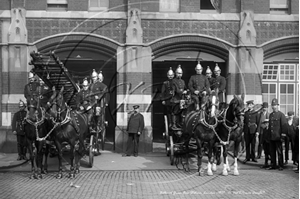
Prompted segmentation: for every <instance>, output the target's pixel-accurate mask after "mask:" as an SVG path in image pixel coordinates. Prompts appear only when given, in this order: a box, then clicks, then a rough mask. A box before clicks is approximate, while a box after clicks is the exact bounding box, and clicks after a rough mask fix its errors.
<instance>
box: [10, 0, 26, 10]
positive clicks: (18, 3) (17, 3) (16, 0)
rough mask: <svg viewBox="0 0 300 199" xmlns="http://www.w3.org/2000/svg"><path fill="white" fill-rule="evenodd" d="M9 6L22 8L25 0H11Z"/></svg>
mask: <svg viewBox="0 0 300 199" xmlns="http://www.w3.org/2000/svg"><path fill="white" fill-rule="evenodd" d="M11 2H12V3H11V7H12V8H24V6H25V0H11Z"/></svg>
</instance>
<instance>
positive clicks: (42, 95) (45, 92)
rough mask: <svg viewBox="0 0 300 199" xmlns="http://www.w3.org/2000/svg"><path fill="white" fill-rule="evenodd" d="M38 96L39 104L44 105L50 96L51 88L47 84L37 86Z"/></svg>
mask: <svg viewBox="0 0 300 199" xmlns="http://www.w3.org/2000/svg"><path fill="white" fill-rule="evenodd" d="M38 96H39V100H40V105H41V106H42V107H44V108H45V107H46V104H47V102H48V101H49V99H50V97H51V90H50V89H49V87H48V86H46V85H42V86H39V87H38Z"/></svg>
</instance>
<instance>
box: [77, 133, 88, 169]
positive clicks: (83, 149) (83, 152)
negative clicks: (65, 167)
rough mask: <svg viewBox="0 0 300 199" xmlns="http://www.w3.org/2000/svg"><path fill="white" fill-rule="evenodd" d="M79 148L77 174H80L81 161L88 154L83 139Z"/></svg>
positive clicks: (80, 140)
mask: <svg viewBox="0 0 300 199" xmlns="http://www.w3.org/2000/svg"><path fill="white" fill-rule="evenodd" d="M78 144H79V148H78V150H77V153H76V154H75V174H78V173H79V172H80V171H79V168H80V160H81V158H82V157H83V156H84V155H85V154H86V150H85V146H84V141H83V138H81V139H79V143H78Z"/></svg>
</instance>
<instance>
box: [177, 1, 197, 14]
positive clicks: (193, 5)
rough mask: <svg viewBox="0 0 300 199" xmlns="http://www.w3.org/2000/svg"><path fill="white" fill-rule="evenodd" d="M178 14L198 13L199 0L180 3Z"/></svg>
mask: <svg viewBox="0 0 300 199" xmlns="http://www.w3.org/2000/svg"><path fill="white" fill-rule="evenodd" d="M180 12H198V13H199V12H200V1H199V0H185V1H180Z"/></svg>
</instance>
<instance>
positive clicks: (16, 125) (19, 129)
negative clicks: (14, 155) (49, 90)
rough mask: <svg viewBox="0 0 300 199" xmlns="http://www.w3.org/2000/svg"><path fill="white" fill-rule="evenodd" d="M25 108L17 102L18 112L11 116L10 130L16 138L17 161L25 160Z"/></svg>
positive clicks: (21, 102)
mask: <svg viewBox="0 0 300 199" xmlns="http://www.w3.org/2000/svg"><path fill="white" fill-rule="evenodd" d="M25 108H26V106H25V104H24V102H23V101H22V100H20V102H19V109H20V110H19V111H18V112H16V113H15V114H14V116H13V119H12V123H11V128H12V132H13V134H14V135H16V136H17V146H18V154H19V156H18V159H17V160H27V158H26V139H25V132H24V124H23V120H24V118H25V117H26V114H27V112H26V110H25Z"/></svg>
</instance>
